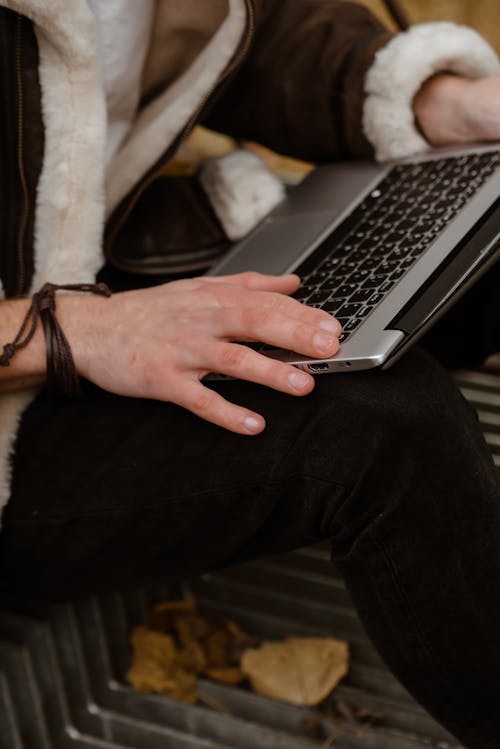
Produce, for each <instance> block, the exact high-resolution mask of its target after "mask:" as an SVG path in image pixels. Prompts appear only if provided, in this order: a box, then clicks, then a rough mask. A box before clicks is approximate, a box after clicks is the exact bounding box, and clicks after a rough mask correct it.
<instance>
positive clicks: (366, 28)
mask: <svg viewBox="0 0 500 749" xmlns="http://www.w3.org/2000/svg"><path fill="white" fill-rule="evenodd" d="M242 1H243V0H242ZM169 4H170V3H169V2H168V0H167V2H166V3H164V5H165V7H166V9H167V11H168V5H169ZM17 5H18V6H19V8H20V10H21V9H22V8H23V5H25V6H26V7H27V9H28V12H27V14H26V15H23V14H22V13H20V14H18V13H17V12H16V11H14V10H8V9H6V8H2V9H0V45H1V47H2V58H1V59H2V80H3V84H2V100H1V104H0V106H2V110H3V111H2V112H1V120H0V121H1V122H2V130H3V133H2V139H1V149H2V166H1V169H0V180H1V194H2V195H4V196H6V198H7V200H8V207H7V209H6V210H5V212H4V218H3V219H2V222H1V229H0V231H2V240H3V241H2V244H1V246H2V251H1V253H0V278H1V280H2V283H3V286H4V290H5V293H6V294H7V296H11V295H15V294H22V293H26V292H28V290H29V288H30V282H31V278H32V276H33V268H34V251H33V244H34V243H33V232H34V220H35V207H36V197H35V196H36V190H37V185H38V180H39V177H40V172H41V169H42V163H43V152H44V126H43V121H42V104H41V90H40V79H39V74H38V70H37V68H38V43H37V33H36V31H35V30H34V28H33V22H32V21H31V19H30V18H29V15H33V13H29V5H30V4H29V3H23V2H22V0H20V1H19V2H18V3H17ZM185 5H187V6H189V5H191V6H193V7H192V9H193V11H195V7H194V6H195V4H193V3H186V4H185ZM210 5H212V10H213V13H212V23H213V20H214V19H217V20H218V21H219V22H220V17H221V16H223V12H222V13H221V10H222V11H224V6H227V3H225V2H221V1H220V0H206V2H205V3H204V8H205V9H206V8H208V7H210ZM245 5H246V8H247V13H248V18H247V21H246V25H245V28H244V30H243V33H242V35H241V38H240V39H239V41H238V44H237V45H236V48H235V50H234V53H233V55H232V59H231V60H230V61H229V64H228V66H227V68H226V70H224V71H223V72H222V73H221V75H220V76H219V81H218V82H216V85H215V86H214V87H213V90H212V91H211V93H210V94H209V95H207V97H206V100H205V101H204V102H203V105H202V106H200V107H199V110H198V111H196V112H193V114H192V118H190V120H189V122H188V123H185V125H184V127H181V129H180V131H179V133H178V134H176V137H175V138H174V139H173V140H172V142H171V143H169V145H168V148H166V149H165V151H164V152H162V153H160V154H158V158H157V159H156V160H155V163H154V164H153V165H152V166H151V167H150V168H148V169H147V170H146V172H145V173H144V174H140V173H138V174H137V175H136V179H135V180H134V182H135V184H134V185H133V186H132V187H131V189H130V190H128V191H127V194H126V195H124V196H123V197H121V199H120V200H119V201H118V204H117V205H116V206H114V210H113V211H112V213H111V215H110V216H109V217H108V221H107V233H106V236H107V254H108V255H109V256H110V257H111V258H112V259H113V258H114V259H115V260H116V262H117V263H118V264H119V265H120V264H121V265H124V266H126V267H127V269H128V270H131V271H138V272H140V271H141V270H144V263H143V262H141V261H142V260H143V259H144V258H140V257H136V258H135V260H136V261H137V262H134V258H130V257H129V258H125V260H123V258H120V251H119V248H118V245H119V244H120V242H121V243H122V244H126V245H127V248H130V242H127V241H126V238H127V237H128V238H130V237H131V236H133V239H134V245H135V246H138V245H141V246H142V245H144V244H147V245H148V247H152V246H153V247H157V246H160V247H161V249H160V250H158V252H157V253H156V250H155V253H156V254H157V258H156V265H155V267H154V270H157V271H161V270H162V267H163V265H165V269H166V270H168V269H169V262H168V251H169V242H168V232H169V231H170V230H171V231H172V237H173V240H172V245H170V249H172V248H173V244H175V242H177V243H179V242H181V243H182V241H181V238H180V236H179V231H178V230H176V228H175V226H173V223H174V222H175V219H174V217H175V216H176V215H177V216H178V215H179V214H180V210H179V203H182V204H184V202H185V203H186V205H185V207H186V210H187V211H189V212H193V211H194V212H195V213H197V212H200V214H202V216H201V217H205V218H206V220H207V227H206V228H208V227H210V228H211V231H212V232H213V233H214V236H215V234H217V229H218V227H217V222H216V221H214V223H213V224H211V222H212V220H213V219H212V218H211V216H210V215H209V212H208V209H207V207H206V206H203V205H201V207H200V206H198V207H197V208H194V206H195V204H196V203H197V202H200V203H202V197H201V196H200V195H198V194H197V189H196V188H193V187H192V185H186V180H180V183H181V184H180V185H179V186H178V187H176V186H175V185H171V184H169V185H168V186H166V185H165V184H163V185H162V187H161V188H160V189H159V188H158V186H156V188H153V190H151V191H150V193H151V194H150V196H149V198H151V200H155V199H156V200H157V201H161V215H162V217H163V219H164V221H163V222H162V223H160V222H159V221H158V219H157V218H156V219H154V220H153V221H149V222H148V225H147V226H145V225H143V220H145V219H146V218H147V216H146V215H144V214H148V213H154V208H153V205H152V202H151V201H150V200H148V197H147V196H145V199H144V200H143V201H140V205H139V206H138V214H140V215H138V216H137V217H136V218H135V219H133V220H132V224H131V225H130V226H129V227H127V225H126V223H124V216H127V218H129V217H130V206H131V204H132V203H133V204H134V206H135V204H136V202H137V195H138V194H139V193H141V192H142V191H143V189H144V186H145V185H146V184H151V177H152V176H153V175H155V174H157V173H158V172H159V171H161V170H162V168H163V166H164V165H165V163H166V162H167V161H168V160H169V159H170V158H171V157H172V155H173V153H174V152H175V150H176V147H177V145H178V143H179V141H180V140H182V139H184V138H185V136H186V133H187V132H188V131H189V130H190V129H192V127H193V126H194V125H195V124H196V123H197V122H199V121H202V122H205V123H206V124H208V125H209V126H211V127H214V128H216V129H218V130H221V131H223V132H226V133H229V134H231V135H234V136H235V137H237V138H247V139H250V140H256V141H258V142H261V143H263V144H264V145H268V146H270V147H271V148H273V149H275V150H278V151H280V152H283V153H287V154H290V155H292V156H298V157H301V158H307V159H310V160H316V161H320V160H326V159H334V158H339V157H346V156H350V155H362V154H369V153H370V152H371V147H370V144H369V143H368V142H367V140H366V138H365V137H364V135H363V129H362V107H363V101H364V93H363V84H364V78H365V75H366V72H367V70H368V68H369V67H370V65H371V64H372V61H373V57H374V54H375V53H376V51H377V50H378V49H379V48H380V47H381V46H383V45H384V44H386V43H387V41H388V40H389V38H390V35H389V33H388V32H387V31H386V30H385V28H384V27H383V26H382V25H381V23H380V22H379V21H378V20H376V18H375V17H374V16H373V15H371V14H370V13H369V12H368V11H367V10H365V9H364V8H361V7H359V6H358V5H356V4H351V3H346V2H343V1H342V0H331V2H324V0H312V1H311V0H245ZM221 6H222V8H221ZM199 7H200V6H199V4H198V9H199ZM188 9H189V8H188ZM225 10H226V12H227V8H226V9H225ZM65 12H66V13H68V12H69V11H68V10H66V11H65ZM210 20H211V19H210V17H208V18H207V20H206V22H205V27H207V26H209V23H210ZM35 21H36V19H35ZM182 21H185V18H184V19H182ZM195 21H196V18H193V24H194V22H195ZM179 25H180V21H179ZM174 31H175V29H174ZM211 31H212V30H211ZM172 33H173V30H172V29H170V30H167V31H165V32H164V35H163V36H162V37H161V39H159V40H158V41H159V42H160V41H161V42H163V43H164V44H165V42H166V37H167V38H168V39H169V40H170V38H171V37H172ZM200 38H201V39H202V40H203V34H201V33H198V34H196V35H193V47H194V48H195V50H196V44H195V40H199V39H200ZM198 46H200V42H199V41H198ZM186 55H189V56H192V50H187V51H185V50H180V51H179V53H178V54H177V57H176V59H174V60H172V59H170V60H165V59H163V60H160V63H161V62H163V63H164V66H165V68H166V70H163V78H162V72H160V74H158V73H156V79H157V81H156V86H155V85H154V84H155V80H154V78H155V76H154V74H150V75H149V76H148V77H149V78H150V79H151V81H146V82H145V88H146V92H145V93H146V95H147V96H148V97H149V99H151V96H152V95H153V93H154V94H155V95H158V89H161V85H162V84H163V85H165V86H166V85H168V84H171V83H172V78H173V73H174V74H175V73H177V74H179V72H181V73H182V72H183V71H182V68H183V66H184V67H186V66H187V63H186V59H185V58H186ZM160 56H161V55H160ZM174 57H175V56H174ZM150 62H151V61H150ZM187 62H189V57H188V59H187ZM154 64H155V63H154V62H153V63H152V65H153V67H154ZM158 64H159V63H158V62H157V63H156V65H157V66H158ZM158 81H159V83H158ZM151 89H153V90H151ZM146 101H147V100H146ZM75 179H78V175H75ZM176 193H178V194H177V195H176ZM169 199H171V200H172V201H173V203H175V209H174V208H172V210H169V209H168V200H169ZM145 200H147V201H148V203H149V206H148V207H147V206H146V202H145ZM166 201H167V202H166ZM193 201H194V202H193ZM4 205H5V204H4ZM157 207H158V208H160V205H158V206H157ZM165 214H168V219H167V218H166V215H165ZM138 222H139V224H140V225H142V226H143V230H144V231H145V232H146V233H147V235H148V238H147V242H141V238H140V236H138V231H140V226H139V225H138ZM180 223H181V224H182V223H183V221H182V219H181V221H180ZM118 227H121V231H118ZM152 227H154V228H156V230H157V231H158V232H159V233H161V235H162V240H161V242H157V241H156V240H155V238H154V237H153V238H152V237H151V228H152ZM185 229H186V227H185V226H184V227H183V230H185ZM131 232H132V234H131ZM165 235H167V237H166V238H165ZM199 239H200V241H203V238H201V237H200V238H199ZM113 245H115V247H113ZM127 248H126V249H127ZM177 249H179V246H177ZM155 253H154V254H155ZM163 253H165V254H164V256H163ZM120 260H122V262H121V263H120ZM146 265H147V263H146ZM150 269H151V268H150V267H147V268H146V270H150Z"/></svg>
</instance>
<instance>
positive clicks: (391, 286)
mask: <svg viewBox="0 0 500 749" xmlns="http://www.w3.org/2000/svg"><path fill="white" fill-rule="evenodd" d="M499 259H500V145H499V144H496V145H493V146H487V147H486V146H485V147H476V148H473V149H466V150H456V149H455V150H444V151H443V150H441V151H434V152H432V153H431V154H426V155H425V156H422V157H419V158H413V159H408V160H405V161H400V162H395V163H391V164H385V165H377V164H375V163H373V162H367V163H364V162H348V163H337V164H333V165H328V166H322V167H319V168H318V169H316V170H315V171H313V172H312V173H311V174H310V175H309V176H308V177H307V178H306V179H305V180H304V181H303V182H302V183H301V184H300V185H299V186H298V187H295V188H293V189H291V190H290V192H289V194H288V196H287V197H286V198H285V200H284V201H283V202H282V203H281V204H280V205H279V206H278V207H277V208H276V209H275V210H274V211H273V212H272V213H271V214H270V215H269V216H268V217H267V218H266V219H265V220H264V221H263V222H262V223H261V224H260V225H259V226H258V227H257V228H256V229H255V230H254V231H253V232H252V233H251V234H250V235H249V236H247V237H246V238H245V239H244V240H243V241H241V242H239V243H238V244H237V245H236V246H235V247H234V248H233V249H232V250H231V252H230V253H229V254H228V255H227V256H226V257H225V258H224V259H223V260H222V261H221V262H219V263H218V264H217V265H216V266H215V267H214V268H213V269H211V271H210V275H223V274H231V273H239V272H242V271H247V270H255V271H260V272H262V273H272V274H282V273H290V272H294V273H297V274H298V275H299V276H300V278H301V281H302V282H301V287H300V289H299V290H298V292H296V294H294V296H295V297H296V298H297V299H299V300H300V301H301V302H303V303H304V304H308V305H312V306H314V307H317V308H321V309H323V310H325V311H327V312H329V313H330V314H331V315H333V316H335V317H336V318H337V319H339V320H340V322H341V324H342V326H343V332H342V335H341V337H340V349H339V351H338V353H337V354H336V355H335V356H334V357H332V358H328V359H311V358H309V357H304V356H302V355H300V354H297V353H296V352H293V351H286V350H283V349H277V348H274V347H271V346H265V345H260V346H259V347H258V350H260V351H262V352H263V353H265V354H266V355H267V356H270V357H272V358H275V359H279V360H281V361H284V362H287V363H290V364H293V365H295V366H296V367H298V368H300V369H303V370H305V371H308V372H312V373H313V374H320V373H326V372H346V371H359V370H365V369H371V368H383V369H384V368H387V367H389V366H391V365H392V364H393V363H394V362H395V361H396V360H397V359H398V358H399V357H400V356H401V355H402V354H403V353H404V351H406V349H407V348H408V347H409V346H411V345H412V344H413V343H414V342H415V341H417V340H418V339H419V338H420V336H422V335H423V334H424V333H425V332H426V330H427V329H428V328H429V327H430V326H431V325H433V324H434V323H435V322H436V321H437V320H438V319H439V318H440V317H441V316H442V315H443V314H444V313H445V312H446V311H447V310H448V309H449V308H450V307H451V306H452V305H453V304H454V303H455V302H456V301H457V300H458V299H459V298H460V297H461V296H462V294H464V293H465V292H466V291H467V289H468V288H469V287H470V286H471V285H472V284H474V283H475V282H476V281H477V279H478V278H480V277H481V276H482V275H483V274H484V273H485V272H486V271H487V270H488V268H490V267H491V266H492V265H493V264H494V263H495V262H496V261H497V260H499ZM499 293H500V289H499Z"/></svg>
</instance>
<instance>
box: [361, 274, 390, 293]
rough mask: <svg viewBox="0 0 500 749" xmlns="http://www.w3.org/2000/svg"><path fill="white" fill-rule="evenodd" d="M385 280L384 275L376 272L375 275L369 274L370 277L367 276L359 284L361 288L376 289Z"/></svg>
mask: <svg viewBox="0 0 500 749" xmlns="http://www.w3.org/2000/svg"><path fill="white" fill-rule="evenodd" d="M385 280H386V276H385V275H381V274H380V275H379V274H377V275H374V276H371V277H370V278H367V279H366V281H364V282H363V283H362V284H361V288H363V289H372V290H373V289H377V288H378V287H379V286H381V285H382V284H383V283H384V281H385Z"/></svg>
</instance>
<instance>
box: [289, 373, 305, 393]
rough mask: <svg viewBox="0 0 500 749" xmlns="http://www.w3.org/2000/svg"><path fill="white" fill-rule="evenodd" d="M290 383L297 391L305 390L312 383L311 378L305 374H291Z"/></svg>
mask: <svg viewBox="0 0 500 749" xmlns="http://www.w3.org/2000/svg"><path fill="white" fill-rule="evenodd" d="M288 382H289V383H290V385H291V386H292V387H293V388H295V390H304V389H305V388H306V387H307V386H308V385H309V382H310V377H309V375H307V374H306V373H305V372H299V371H297V372H290V374H289V375H288Z"/></svg>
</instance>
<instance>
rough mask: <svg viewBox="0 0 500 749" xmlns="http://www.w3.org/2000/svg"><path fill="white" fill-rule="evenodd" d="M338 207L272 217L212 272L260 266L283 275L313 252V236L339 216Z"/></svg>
mask: <svg viewBox="0 0 500 749" xmlns="http://www.w3.org/2000/svg"><path fill="white" fill-rule="evenodd" d="M338 215H339V212H338V211H336V210H333V211H332V210H330V211H319V212H314V213H301V214H299V215H297V216H286V217H284V218H279V217H277V218H270V219H268V220H267V221H264V223H263V224H262V225H261V226H260V227H259V228H258V229H257V230H256V231H254V232H252V234H251V235H250V236H249V237H248V238H247V239H244V240H243V241H242V242H239V243H238V245H237V247H236V248H235V250H233V251H232V252H230V253H229V255H227V256H226V258H224V259H223V260H222V262H221V263H219V264H218V265H217V267H216V268H215V269H213V271H212V272H211V273H210V275H212V273H213V274H214V275H218V276H220V275H225V274H230V273H241V272H242V271H247V270H257V271H260V272H261V273H271V274H276V275H280V274H282V273H286V272H287V271H289V270H290V268H291V267H295V266H296V265H297V262H298V261H299V260H300V259H301V258H302V255H304V254H306V253H307V254H308V253H309V252H310V248H311V245H312V244H313V242H314V240H315V239H316V238H317V237H319V236H320V234H321V233H322V232H323V231H324V230H325V229H326V228H327V227H328V226H329V225H330V224H332V223H333V221H334V220H335V219H336V218H337V216H338Z"/></svg>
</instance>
